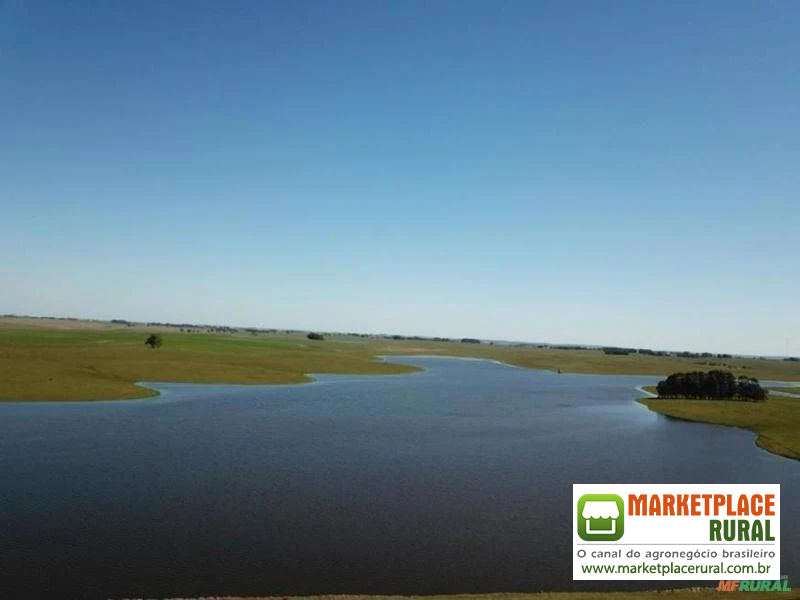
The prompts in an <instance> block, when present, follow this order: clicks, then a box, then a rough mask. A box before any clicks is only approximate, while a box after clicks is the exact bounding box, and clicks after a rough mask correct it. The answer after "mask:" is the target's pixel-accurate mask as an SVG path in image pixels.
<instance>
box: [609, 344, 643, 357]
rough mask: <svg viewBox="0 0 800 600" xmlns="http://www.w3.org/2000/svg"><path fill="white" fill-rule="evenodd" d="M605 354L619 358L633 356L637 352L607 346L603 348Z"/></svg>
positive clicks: (633, 349) (632, 349)
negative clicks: (627, 355)
mask: <svg viewBox="0 0 800 600" xmlns="http://www.w3.org/2000/svg"><path fill="white" fill-rule="evenodd" d="M603 352H605V353H606V354H615V355H619V356H624V355H626V354H633V353H634V352H636V349H635V348H617V347H616V346H606V347H605V348H603Z"/></svg>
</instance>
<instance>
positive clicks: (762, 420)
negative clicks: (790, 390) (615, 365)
mask: <svg viewBox="0 0 800 600" xmlns="http://www.w3.org/2000/svg"><path fill="white" fill-rule="evenodd" d="M643 389H644V390H645V391H648V392H651V393H653V392H655V386H645V387H644V388H643ZM637 401H638V402H639V403H640V404H642V405H644V406H646V407H647V408H648V409H650V410H652V411H653V412H655V413H658V414H661V415H664V416H667V417H670V418H673V419H678V420H681V421H690V422H694V423H707V424H711V425H722V426H725V427H738V428H740V429H746V430H748V431H751V432H752V433H754V434H755V435H756V438H755V444H756V446H758V447H759V448H761V449H763V450H766V451H767V452H769V453H771V454H775V455H777V456H782V457H784V458H791V459H794V460H800V398H792V397H787V396H776V395H774V394H770V395H769V396H768V398H767V400H765V401H764V402H736V401H729V400H688V399H687V400H684V399H672V398H658V397H647V398H639V399H638V400H637Z"/></svg>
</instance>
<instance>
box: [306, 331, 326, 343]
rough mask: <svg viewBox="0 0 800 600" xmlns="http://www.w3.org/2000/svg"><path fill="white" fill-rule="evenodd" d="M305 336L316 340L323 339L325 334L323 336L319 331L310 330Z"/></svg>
mask: <svg viewBox="0 0 800 600" xmlns="http://www.w3.org/2000/svg"><path fill="white" fill-rule="evenodd" d="M306 337H307V338H308V339H310V340H317V341H322V340H324V339H325V336H323V335H322V334H321V333H314V332H313V331H312V332H310V333H309V334H308V335H307V336H306Z"/></svg>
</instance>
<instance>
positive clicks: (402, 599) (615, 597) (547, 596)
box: [175, 589, 800, 600]
mask: <svg viewBox="0 0 800 600" xmlns="http://www.w3.org/2000/svg"><path fill="white" fill-rule="evenodd" d="M745 598H747V599H749V600H766V599H767V598H769V599H770V600H797V599H798V598H800V592H797V591H794V590H792V591H791V592H717V591H715V590H713V589H693V590H664V591H657V592H582V593H574V592H553V593H547V592H542V593H538V594H458V595H452V596H354V595H332V596H260V597H257V598H253V597H247V598H245V597H241V596H213V597H206V598H203V600H654V599H661V600H716V599H719V600H744V599H745ZM175 600H177V599H175ZM183 600H186V599H183Z"/></svg>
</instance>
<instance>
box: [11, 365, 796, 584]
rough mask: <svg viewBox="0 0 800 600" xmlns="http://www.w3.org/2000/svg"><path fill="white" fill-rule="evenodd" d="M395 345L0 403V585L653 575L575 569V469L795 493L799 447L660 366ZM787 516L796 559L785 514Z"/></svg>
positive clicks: (786, 535) (621, 478)
mask: <svg viewBox="0 0 800 600" xmlns="http://www.w3.org/2000/svg"><path fill="white" fill-rule="evenodd" d="M391 360H392V361H395V362H403V363H408V364H414V365H419V366H422V367H424V368H425V369H426V370H425V371H423V372H420V373H415V374H411V375H398V376H319V378H318V381H317V382H315V383H312V384H308V385H295V386H288V385H283V386H229V385H228V386H221V385H178V384H153V385H152V387H155V388H157V389H158V390H159V391H161V393H162V395H161V396H160V397H158V398H153V399H147V400H136V401H125V402H98V403H40V404H30V403H5V404H0V507H2V510H0V531H2V536H0V557H2V560H1V562H0V576H2V579H1V580H0V581H1V583H0V586H2V589H3V590H5V591H6V592H4V593H7V592H9V591H13V592H14V593H13V594H11V595H12V596H15V597H20V598H68V597H69V598H71V597H77V598H87V599H92V598H121V597H142V596H144V597H162V596H192V595H198V596H199V595H212V594H223V593H224V594H231V595H253V594H265V595H266V594H270V595H282V594H321V593H376V594H388V593H394V594H433V593H456V592H493V591H539V590H569V589H652V588H654V587H657V586H658V585H659V584H660V582H651V581H643V582H630V583H628V584H624V583H623V582H606V583H605V584H602V583H600V582H592V583H586V584H583V585H578V584H576V583H573V581H572V579H571V564H572V562H571V539H572V538H571V535H572V534H571V532H572V506H571V497H572V487H571V486H572V484H573V483H579V482H582V483H614V482H617V483H639V482H648V483H669V482H674V483H780V484H782V487H781V493H782V497H783V499H784V502H785V504H784V505H785V506H792V503H793V502H795V501H797V499H798V498H800V462H797V461H792V460H788V459H784V458H779V457H776V456H772V455H770V454H767V453H766V452H763V451H761V450H759V449H758V448H757V447H755V445H754V444H753V440H754V436H753V434H751V433H749V432H746V431H742V430H736V429H730V428H724V427H716V426H711V425H702V424H692V423H684V422H678V421H674V420H670V419H667V418H665V417H661V416H658V415H656V414H654V413H651V412H650V411H648V410H647V409H646V408H644V407H642V406H640V405H638V404H636V403H635V402H634V400H635V399H636V398H637V397H640V396H641V395H642V394H641V392H638V391H636V389H635V388H636V387H637V386H639V385H645V384H652V383H654V382H656V381H657V380H658V378H657V377H627V376H594V375H574V374H562V375H559V374H556V373H550V372H545V371H535V370H526V369H518V368H514V367H510V366H506V365H501V364H498V363H494V362H490V361H481V360H458V359H448V358H431V357H402V358H392V359H391ZM781 524H782V539H783V543H782V555H781V558H782V562H783V564H782V571H783V572H784V573H786V574H788V575H789V576H790V577H798V576H800V511H790V510H786V511H784V512H783V514H782V515H781ZM675 585H676V582H674V581H670V582H665V583H664V584H663V586H669V587H675Z"/></svg>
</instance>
